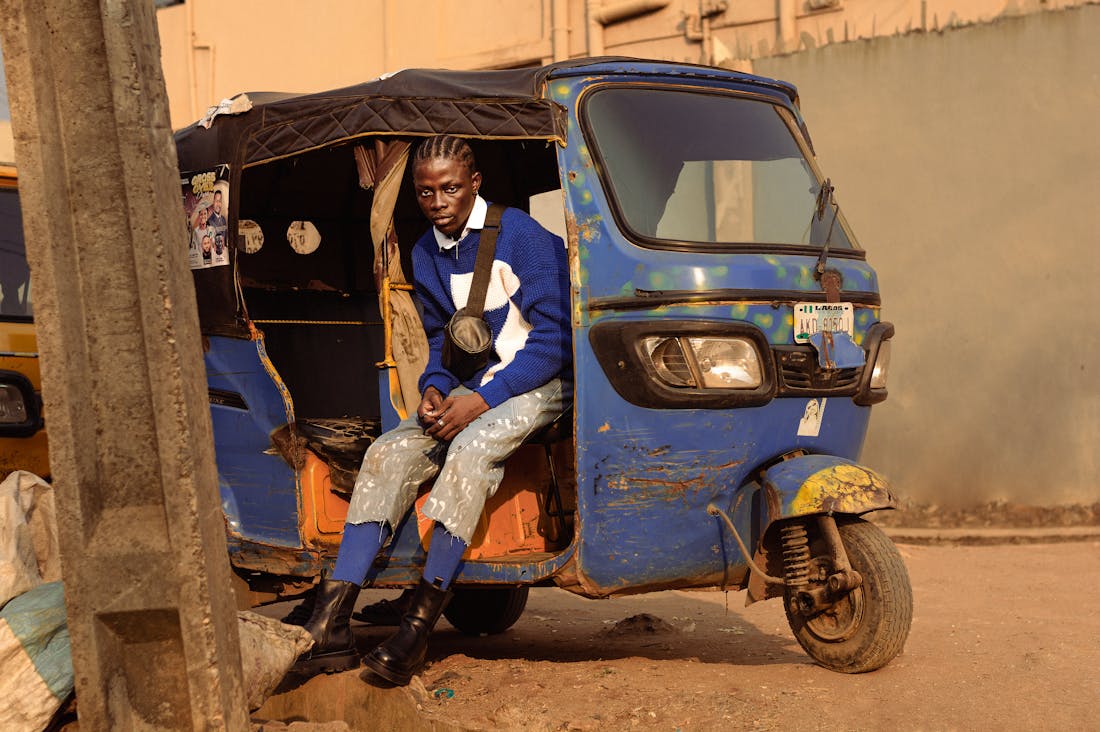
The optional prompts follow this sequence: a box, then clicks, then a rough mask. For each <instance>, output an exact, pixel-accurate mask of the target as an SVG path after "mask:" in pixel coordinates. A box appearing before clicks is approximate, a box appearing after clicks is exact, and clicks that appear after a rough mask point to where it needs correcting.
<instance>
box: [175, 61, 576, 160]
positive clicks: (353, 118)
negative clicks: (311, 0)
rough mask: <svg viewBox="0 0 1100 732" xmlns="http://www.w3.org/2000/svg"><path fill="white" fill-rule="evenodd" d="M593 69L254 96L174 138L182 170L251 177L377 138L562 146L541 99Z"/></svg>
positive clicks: (553, 109) (411, 79)
mask: <svg viewBox="0 0 1100 732" xmlns="http://www.w3.org/2000/svg"><path fill="white" fill-rule="evenodd" d="M591 61H592V60H591V59H584V60H578V61H572V62H563V63H560V64H554V65H551V66H544V67H541V68H531V69H509V70H497V71H444V70H431V69H408V70H405V71H399V72H397V73H395V74H393V75H392V76H388V77H385V78H382V79H376V80H374V81H368V82H366V83H363V84H357V85H355V86H349V87H344V88H342V89H333V90H331V91H325V92H318V93H316V94H303V95H288V94H284V93H272V92H259V93H249V94H248V97H249V99H250V100H251V102H252V109H251V110H250V111H248V112H245V113H243V114H238V115H222V116H219V117H217V118H216V119H215V120H214V122H213V124H212V125H211V126H210V128H209V129H206V128H204V127H202V126H201V125H199V124H198V123H196V124H193V125H191V126H189V127H186V128H184V129H183V130H180V131H179V132H177V133H176V145H177V150H178V152H179V158H180V164H181V167H183V169H184V170H204V169H207V168H211V167H213V166H215V165H218V164H221V163H230V164H231V165H234V166H235V167H238V168H239V167H247V166H250V165H256V164H259V163H263V162H267V161H270V160H275V159H278V158H281V157H285V156H288V155H294V154H297V153H301V152H304V151H306V150H310V149H314V148H318V147H323V146H326V145H332V144H336V143H340V142H345V141H349V140H352V139H355V138H356V137H362V136H365V135H378V134H393V135H414V136H419V135H433V134H454V135H463V136H470V137H479V138H486V139H505V140H506V139H542V140H556V141H560V142H564V141H565V128H566V111H565V109H563V108H562V107H561V106H560V105H558V104H555V103H554V102H552V101H550V100H549V99H547V98H545V94H544V87H545V81H546V79H547V77H548V76H549V75H550V74H551V73H552V72H553V71H554V70H557V69H559V68H569V67H575V66H581V65H584V64H589V63H591Z"/></svg>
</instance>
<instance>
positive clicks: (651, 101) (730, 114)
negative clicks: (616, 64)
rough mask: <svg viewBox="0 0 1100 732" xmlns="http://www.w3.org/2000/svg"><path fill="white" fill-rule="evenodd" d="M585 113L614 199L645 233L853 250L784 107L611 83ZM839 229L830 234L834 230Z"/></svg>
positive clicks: (676, 239) (684, 240) (684, 239)
mask: <svg viewBox="0 0 1100 732" xmlns="http://www.w3.org/2000/svg"><path fill="white" fill-rule="evenodd" d="M585 114H586V116H587V121H588V123H589V126H590V129H591V131H592V132H593V134H594V136H595V143H596V148H597V152H598V155H599V158H600V159H601V161H602V162H603V169H604V171H605V174H606V176H607V178H609V180H607V181H605V182H606V183H609V184H610V185H609V188H610V192H611V196H612V198H613V200H614V202H615V204H616V205H617V208H618V210H619V212H620V214H621V216H622V218H623V219H624V220H625V224H626V225H627V227H628V229H630V231H631V232H632V233H634V234H635V235H637V236H638V237H639V238H640V239H642V240H643V242H644V240H646V239H650V240H659V241H665V242H673V243H681V244H688V245H690V244H692V243H697V244H702V245H707V244H711V245H716V244H758V245H763V244H774V245H811V246H818V247H820V246H822V245H824V244H825V241H826V238H829V240H830V242H829V248H830V250H837V249H851V248H852V244H851V241H850V239H849V237H848V236H847V232H846V231H845V229H844V226H843V218H842V217H841V219H840V220H838V221H837V222H836V223H835V225H833V212H832V211H831V210H829V207H828V206H824V207H823V210H822V213H823V215H821V216H818V215H817V213H818V205H817V199H818V192H819V191H820V188H821V183H820V181H819V179H818V176H817V174H816V173H815V171H814V168H813V167H812V166H811V164H810V162H809V161H808V160H807V158H806V156H805V155H804V154H803V151H802V148H801V147H800V146H799V144H798V142H797V140H796V138H795V136H794V130H795V129H797V128H796V127H795V124H794V120H793V119H792V118H791V116H790V114H789V113H788V112H787V111H786V110H784V109H783V108H782V107H780V106H779V105H775V104H771V103H769V102H766V101H760V100H756V99H751V98H748V97H743V96H734V95H731V94H722V93H705V92H691V91H674V90H668V89H653V88H609V89H603V90H599V91H596V92H594V93H593V94H592V96H591V97H590V99H589V101H588V103H587V105H586V107H585ZM830 229H832V234H831V235H830V234H829V230H830Z"/></svg>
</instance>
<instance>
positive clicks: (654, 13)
mask: <svg viewBox="0 0 1100 732" xmlns="http://www.w3.org/2000/svg"><path fill="white" fill-rule="evenodd" d="M1087 1H1088V0H842V1H840V0H728V1H727V2H726V3H725V6H726V9H725V10H724V11H722V12H719V13H717V14H715V15H714V16H713V17H711V18H709V19H705V22H704V19H702V18H700V15H699V11H700V7H701V6H702V5H706V4H717V5H721V3H701V2H700V0H418V2H410V1H409V0H323V1H321V2H312V3H304V2H301V1H300V0H231V1H227V0H186V2H185V3H183V4H182V5H175V6H172V7H169V8H164V9H162V10H160V11H158V14H157V20H158V23H159V26H160V35H161V45H162V58H163V62H164V72H165V79H166V82H167V86H168V98H169V101H170V103H171V110H172V125H173V127H177V128H178V127H182V126H184V125H186V124H189V123H191V122H193V121H194V120H196V119H198V118H199V117H200V116H202V113H203V112H204V111H205V110H206V108H207V107H209V106H210V105H212V104H215V103H217V102H218V101H219V100H221V99H223V98H225V97H228V96H231V95H233V94H236V93H238V92H242V91H291V92H309V91H320V90H323V89H332V88H336V87H339V86H345V85H349V84H355V83H358V82H361V81H367V80H369V79H372V78H375V77H377V76H378V75H379V74H382V73H385V72H389V71H396V70H398V69H401V68H407V67H434V68H457V69H468V68H503V67H513V66H523V65H533V64H540V63H543V62H549V61H552V60H554V59H555V58H558V59H562V58H571V57H579V56H585V55H599V54H609V55H625V56H638V57H648V58H662V59H668V60H674V61H688V62H692V63H698V62H701V61H702V62H707V63H714V64H721V65H727V66H732V67H736V68H743V69H746V70H747V69H749V68H750V66H751V60H752V59H755V58H763V57H768V56H771V55H774V54H776V53H780V52H783V51H788V52H789V51H797V50H800V49H807V48H816V47H820V46H823V45H826V44H828V43H831V42H841V41H844V40H846V39H848V40H855V39H858V38H869V37H875V36H883V35H892V34H896V33H904V32H906V31H908V30H912V29H919V28H922V27H923V28H928V29H940V28H945V27H950V26H953V25H957V24H960V23H974V22H985V21H990V20H992V19H995V18H998V17H1002V16H1005V15H1014V14H1017V13H1024V12H1037V11H1039V10H1048V11H1049V10H1051V9H1057V8H1061V7H1065V6H1071V5H1079V4H1081V3H1083V2H1087ZM810 5H819V6H820V5H824V6H826V7H824V8H823V9H821V10H816V11H811V10H809V9H808V8H809V6H810ZM830 5H831V7H830ZM631 7H634V8H638V7H648V8H653V9H652V10H650V11H647V12H641V13H640V14H639V13H638V12H637V11H635V12H634V13H633V14H630V13H627V14H625V15H624V14H623V13H618V12H617V11H618V10H620V9H623V8H627V9H629V8H631ZM601 12H602V13H605V14H607V13H610V14H613V15H614V17H612V18H609V19H608V18H607V17H606V15H605V19H607V23H606V25H605V24H602V23H599V22H597V20H596V19H597V18H598V17H600V14H601Z"/></svg>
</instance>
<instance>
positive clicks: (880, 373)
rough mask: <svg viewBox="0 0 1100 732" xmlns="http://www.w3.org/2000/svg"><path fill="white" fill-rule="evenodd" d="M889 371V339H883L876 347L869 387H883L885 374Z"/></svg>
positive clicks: (884, 386) (884, 385)
mask: <svg viewBox="0 0 1100 732" xmlns="http://www.w3.org/2000/svg"><path fill="white" fill-rule="evenodd" d="M889 371H890V341H888V340H887V341H883V342H882V343H880V344H879V347H878V357H877V358H876V359H875V366H874V369H873V370H872V371H871V388H872V389H885V388H886V376H887V372H889Z"/></svg>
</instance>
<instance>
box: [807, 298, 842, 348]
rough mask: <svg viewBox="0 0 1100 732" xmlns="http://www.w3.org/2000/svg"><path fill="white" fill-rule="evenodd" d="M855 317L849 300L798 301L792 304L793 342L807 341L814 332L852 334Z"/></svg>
mask: <svg viewBox="0 0 1100 732" xmlns="http://www.w3.org/2000/svg"><path fill="white" fill-rule="evenodd" d="M854 322H855V318H854V317H853V316H852V303H850V302H798V303H795V305H794V342H795V343H809V342H810V336H812V335H813V334H814V333H821V332H832V333H847V334H848V335H853V334H854V333H855V328H854Z"/></svg>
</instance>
